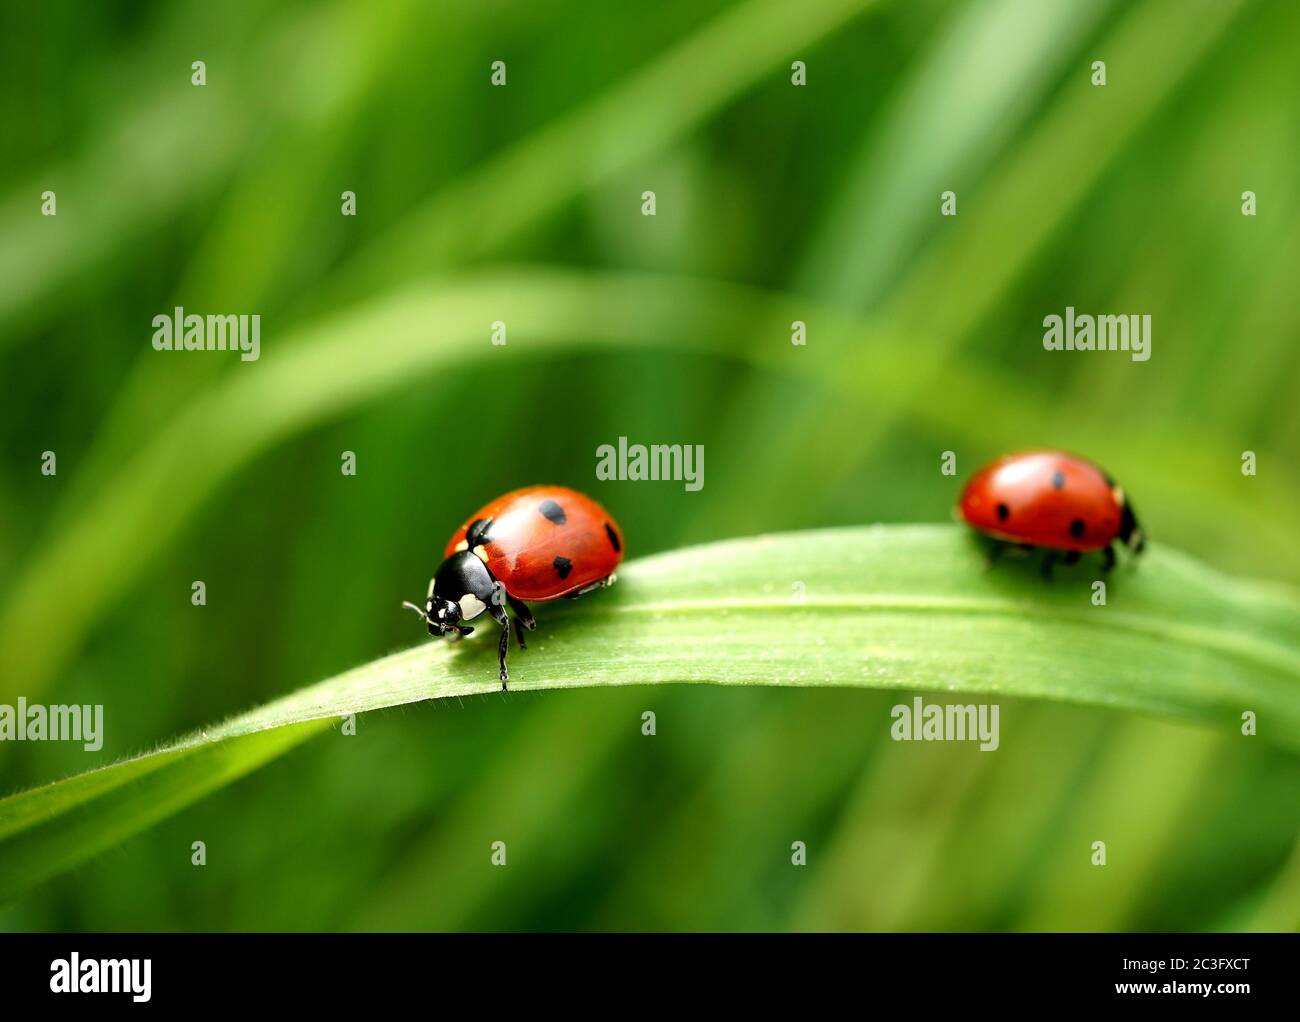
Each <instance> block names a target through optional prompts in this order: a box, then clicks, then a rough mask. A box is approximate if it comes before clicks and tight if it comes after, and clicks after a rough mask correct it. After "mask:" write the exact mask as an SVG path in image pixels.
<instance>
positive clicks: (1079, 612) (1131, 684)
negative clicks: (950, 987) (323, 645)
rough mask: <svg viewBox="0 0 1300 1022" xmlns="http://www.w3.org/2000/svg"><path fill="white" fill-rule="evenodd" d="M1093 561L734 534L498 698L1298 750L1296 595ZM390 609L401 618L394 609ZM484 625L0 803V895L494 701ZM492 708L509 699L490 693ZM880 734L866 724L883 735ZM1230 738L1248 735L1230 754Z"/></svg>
mask: <svg viewBox="0 0 1300 1022" xmlns="http://www.w3.org/2000/svg"><path fill="white" fill-rule="evenodd" d="M1099 577H1101V576H1100V568H1099V565H1098V563H1096V559H1095V558H1085V560H1084V561H1083V562H1081V563H1080V564H1079V565H1077V566H1075V567H1072V568H1059V569H1058V570H1057V574H1056V577H1055V578H1054V579H1053V580H1052V581H1050V582H1049V581H1046V580H1044V579H1043V578H1041V577H1040V575H1039V573H1038V569H1037V565H1036V564H1035V563H1031V562H1028V561H1023V562H1018V561H1003V562H1001V563H999V564H998V565H996V566H995V567H994V568H993V569H992V570H987V571H986V570H984V565H983V550H982V547H981V546H980V544H978V543H977V542H976V541H975V540H974V539H973V538H972V537H971V536H970V535H969V534H968V533H967V532H966V530H964V529H962V528H960V527H958V526H940V525H916V526H868V527H859V528H850V529H836V530H818V531H812V532H800V533H787V534H781V535H772V536H760V537H756V538H752V539H742V540H731V541H726V542H721V543H714V544H710V545H706V546H700V547H691V548H687V549H683V550H679V551H674V552H671V553H667V554H661V555H658V556H654V557H649V558H645V559H641V560H638V561H634V562H631V563H629V564H627V565H625V566H624V568H623V569H622V570H621V571H620V582H619V585H618V586H616V587H615V588H613V589H612V590H609V591H608V592H603V593H600V594H598V595H596V596H593V597H589V598H587V599H585V600H582V601H579V602H577V603H573V604H570V603H567V602H565V603H562V604H551V605H544V606H542V607H540V608H539V614H538V616H539V630H538V631H537V632H536V633H534V636H533V639H532V642H531V644H530V646H529V649H528V650H527V651H523V652H521V651H515V652H513V653H512V656H511V686H512V690H514V691H516V692H517V691H523V690H528V689H547V688H574V687H598V686H618V685H649V684H666V683H703V684H721V685H785V686H858V687H864V688H877V689H898V690H906V691H908V692H913V691H933V692H940V693H949V694H951V696H952V697H953V698H960V699H971V698H979V699H982V700H985V701H988V700H997V699H999V698H1002V697H1008V698H1010V697H1030V698H1042V699H1050V700H1059V701H1066V702H1073V703H1081V704H1089V705H1094V706H1105V707H1112V708H1116V709H1121V710H1127V711H1134V712H1140V713H1145V714H1151V715H1155V716H1160V717H1165V718H1172V719H1178V720H1185V721H1190V722H1196V723H1200V724H1206V725H1213V726H1218V727H1221V728H1224V729H1235V728H1237V727H1238V726H1239V723H1240V719H1241V714H1242V712H1243V711H1245V710H1251V711H1254V712H1255V714H1256V715H1257V718H1258V730H1259V740H1262V741H1266V742H1273V743H1276V744H1279V745H1282V746H1285V747H1288V748H1291V749H1300V595H1297V594H1296V593H1295V592H1294V591H1292V590H1290V589H1287V588H1285V587H1282V586H1276V585H1271V584H1264V583H1254V582H1243V581H1238V580H1235V579H1232V578H1229V577H1226V576H1224V575H1221V574H1218V573H1216V572H1214V571H1212V570H1211V569H1209V568H1207V567H1205V566H1203V565H1201V564H1199V563H1198V562H1196V561H1194V560H1192V559H1190V558H1188V557H1186V556H1185V555H1183V554H1180V553H1177V552H1176V551H1173V550H1170V549H1166V548H1162V547H1156V548H1154V549H1151V550H1148V552H1147V553H1146V554H1145V555H1144V556H1143V557H1142V558H1141V559H1140V560H1137V561H1132V560H1128V561H1125V562H1122V563H1121V566H1120V567H1119V568H1118V569H1117V570H1116V571H1115V572H1114V573H1112V574H1111V575H1110V576H1108V577H1107V603H1106V605H1105V606H1094V605H1093V603H1092V593H1093V583H1094V581H1096V580H1097V579H1098V578H1099ZM394 612H395V613H396V612H397V608H396V607H395V608H394ZM495 652H496V642H495V629H494V628H493V627H492V626H491V625H490V624H488V625H487V626H482V625H480V627H479V634H477V635H476V636H475V637H474V638H473V639H471V640H469V641H467V642H463V643H459V644H456V645H451V644H448V643H443V642H427V643H422V644H421V645H419V646H416V647H415V648H412V649H408V650H405V651H403V652H400V653H396V654H394V655H392V656H388V657H385V658H383V659H380V660H376V661H374V662H372V663H369V664H366V665H364V666H361V667H358V668H356V669H354V670H351V671H348V672H346V673H344V674H342V675H339V676H337V677H335V678H331V679H329V680H327V681H324V682H321V683H319V684H316V685H312V686H310V687H308V688H304V689H301V690H299V691H297V692H295V693H293V694H291V695H288V696H286V697H284V698H282V699H279V700H277V701H275V702H272V703H270V704H268V705H266V706H263V707H261V708H259V709H256V710H252V711H250V712H248V713H245V714H242V715H240V716H237V717H234V718H232V719H230V720H228V721H226V722H224V723H222V724H220V725H217V726H214V727H212V728H208V729H205V730H203V731H200V732H197V733H195V734H191V735H189V736H187V737H185V738H183V739H181V740H179V741H177V742H175V743H173V744H171V745H167V746H164V747H162V748H159V749H157V750H155V751H153V752H150V753H147V754H145V755H142V756H139V757H136V758H134V759H131V760H127V761H124V762H121V763H118V764H115V765H113V766H109V767H106V768H104V769H100V770H95V771H91V772H89V773H85V774H80V775H77V776H74V777H71V778H68V779H66V780H63V781H59V782H56V783H53V784H49V785H45V786H43V787H39V788H35V789H32V790H30V791H27V792H22V793H19V794H17V795H13V796H11V797H9V798H7V799H4V800H2V801H0V900H7V899H12V898H13V897H15V896H16V895H18V894H19V893H20V892H22V891H23V890H25V889H27V888H28V887H30V886H31V885H33V884H35V883H37V882H39V881H41V880H43V879H45V878H47V877H49V876H52V875H54V874H56V873H58V872H60V871H61V870H63V869H66V868H68V867H70V866H73V865H75V864H77V863H78V862H81V861H83V860H84V859H86V858H88V857H90V856H92V855H94V854H95V853H97V852H99V851H102V850H103V849H105V848H108V847H111V846H112V845H114V844H116V843H117V842H119V841H121V840H123V839H124V838H126V837H128V836H129V835H131V834H132V833H135V832H137V831H139V830H141V829H143V828H144V827H147V826H149V825H151V824H152V823H155V822H157V821H158V820H160V819H163V818H165V817H166V816H168V815H170V814H171V813H173V812H175V811H177V810H179V809H180V808H182V807H184V806H186V805H188V804H190V803H192V802H194V801H195V800H197V799H198V798H201V797H202V796H203V795H205V794H207V793H208V792H211V791H213V790H215V789H217V788H219V787H221V786H222V785H224V784H226V783H228V782H229V781H232V780H234V779H236V778H238V777H240V776H242V775H243V774H246V773H248V772H249V771H251V770H253V769H255V768H256V767H257V766H259V765H261V764H262V763H264V762H266V761H268V760H270V759H272V758H274V757H276V756H278V755H280V754H281V753H283V752H285V751H287V750H288V749H290V748H292V747H293V746H295V745H296V744H298V743H299V742H301V741H302V740H304V739H306V738H307V737H310V736H311V735H313V734H316V733H318V732H320V731H323V730H324V729H326V728H327V727H329V726H331V724H332V722H333V720H334V718H338V717H342V716H346V715H348V714H351V713H356V712H362V711H366V710H375V709H380V708H383V707H389V706H398V705H402V704H406V703H414V702H419V701H421V700H425V699H440V698H445V697H447V696H464V695H473V694H479V693H491V692H496V691H498V690H499V689H498V682H497V680H496V670H495ZM506 698H508V697H506ZM888 724H889V721H888V720H882V721H881V723H880V726H881V727H882V728H885V727H887V726H888ZM1243 740H1245V739H1243Z"/></svg>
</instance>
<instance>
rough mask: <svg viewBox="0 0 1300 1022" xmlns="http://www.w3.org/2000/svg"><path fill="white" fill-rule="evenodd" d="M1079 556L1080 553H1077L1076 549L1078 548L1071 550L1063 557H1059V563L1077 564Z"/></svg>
mask: <svg viewBox="0 0 1300 1022" xmlns="http://www.w3.org/2000/svg"><path fill="white" fill-rule="evenodd" d="M1079 557H1080V554H1079V551H1078V550H1071V551H1070V552H1069V553H1068V554H1066V555H1065V556H1064V557H1062V558H1061V563H1062V564H1078V563H1079Z"/></svg>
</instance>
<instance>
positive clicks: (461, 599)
mask: <svg viewBox="0 0 1300 1022" xmlns="http://www.w3.org/2000/svg"><path fill="white" fill-rule="evenodd" d="M495 589H496V582H495V580H494V579H493V578H492V575H491V573H490V572H489V571H488V570H487V565H485V564H484V563H483V562H482V561H481V560H480V559H479V558H478V557H477V556H475V555H474V554H472V553H470V552H469V551H467V550H466V551H461V552H460V553H455V554H452V555H451V556H450V557H448V558H447V559H446V560H445V561H443V562H442V566H441V567H439V568H438V573H437V574H436V575H434V576H433V579H432V580H431V581H430V582H429V596H428V599H427V600H426V601H425V604H424V609H423V610H422V609H421V608H419V607H417V606H416V605H415V604H413V603H404V604H402V605H403V606H404V607H410V608H411V609H412V610H414V611H415V612H416V613H418V614H419V615H420V616H421V617H423V618H424V620H425V622H426V623H427V624H428V626H429V634H430V635H448V636H451V637H452V638H459V637H460V636H462V635H469V634H470V633H471V632H473V631H474V629H473V628H467V627H465V626H464V625H462V624H461V621H471V620H473V619H474V618H476V617H478V616H479V615H480V614H482V613H483V611H485V610H486V609H487V607H488V604H489V603H491V602H493V600H494V591H495Z"/></svg>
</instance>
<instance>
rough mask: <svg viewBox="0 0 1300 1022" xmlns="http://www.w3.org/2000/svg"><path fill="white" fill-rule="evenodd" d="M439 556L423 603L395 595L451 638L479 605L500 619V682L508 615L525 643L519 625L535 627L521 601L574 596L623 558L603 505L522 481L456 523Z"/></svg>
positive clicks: (463, 631) (609, 576)
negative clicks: (521, 483)
mask: <svg viewBox="0 0 1300 1022" xmlns="http://www.w3.org/2000/svg"><path fill="white" fill-rule="evenodd" d="M443 557H444V558H446V559H445V560H444V561H443V562H442V564H441V566H440V567H439V568H438V570H437V572H436V573H435V574H434V576H433V578H431V579H430V580H429V595H428V598H427V599H426V600H425V604H424V608H423V609H421V608H420V607H418V606H416V605H415V604H414V603H409V602H403V604H402V606H403V607H409V608H410V609H411V610H413V611H415V612H416V613H417V614H419V615H420V617H422V618H424V620H425V623H426V624H427V625H428V626H429V634H430V635H445V636H447V637H448V638H449V639H459V638H460V637H461V636H463V635H469V634H470V633H471V632H473V631H474V629H473V628H468V627H466V626H465V625H463V624H461V622H462V621H472V620H474V618H476V617H478V616H479V615H480V614H482V613H483V612H484V611H487V612H488V613H489V614H491V615H492V617H493V619H495V620H496V621H497V622H499V623H500V625H501V644H500V647H499V648H498V653H497V659H498V661H499V662H500V664H501V688H502V689H505V688H506V681H507V680H508V678H509V675H508V674H507V673H506V650H507V649H508V648H509V645H510V617H509V615H508V614H507V613H506V607H505V605H506V604H509V605H510V608H511V610H513V611H514V612H515V638H516V640H517V641H518V642H519V648H520V649H526V648H527V646H526V645H525V643H524V629H525V628H527V629H528V630H529V631H532V630H533V629H534V628H536V627H537V622H536V621H535V620H534V619H533V615H532V612H531V611H530V610H529V609H528V606H527V604H525V603H524V601H525V600H528V601H531V602H534V603H545V602H547V601H549V600H558V599H560V597H562V596H567V597H569V598H570V599H576V598H577V597H579V596H581V595H583V594H584V593H589V592H591V591H592V590H593V589H604V588H607V587H609V586H611V585H613V584H614V569H615V568H617V567H618V565H619V562H620V561H622V560H623V534H622V533H621V532H620V531H619V528H618V524H617V523H616V522H615V521H614V519H613V518H611V517H610V515H609V512H607V511H606V510H605V509H604V508H603V507H601V506H600V505H599V504H597V503H596V502H595V501H594V500H592V499H591V498H590V497H588V496H585V495H584V494H581V493H579V492H578V491H577V490H570V489H567V488H565V487H563V486H525V487H524V488H523V489H519V490H511V491H510V492H509V493H507V494H506V495H505V496H503V497H498V498H497V499H496V500H494V501H492V502H491V503H490V504H486V505H484V506H483V507H481V508H480V509H479V510H478V511H476V512H475V513H474V514H472V515H470V517H469V519H468V520H467V521H466V522H465V524H464V525H462V526H461V527H460V528H459V529H457V530H456V533H455V535H453V536H452V537H451V539H450V540H448V542H447V549H446V550H445V551H443Z"/></svg>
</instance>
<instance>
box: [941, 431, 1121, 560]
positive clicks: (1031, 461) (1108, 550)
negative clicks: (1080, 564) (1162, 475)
mask: <svg viewBox="0 0 1300 1022" xmlns="http://www.w3.org/2000/svg"><path fill="white" fill-rule="evenodd" d="M957 515H958V517H959V518H961V520H962V521H964V522H965V523H966V524H967V525H969V526H971V527H972V528H974V529H976V530H977V531H979V532H982V533H984V534H985V535H987V536H990V537H992V538H993V539H994V540H995V541H996V545H995V546H994V548H993V552H992V554H991V555H990V558H989V563H990V564H992V562H993V561H995V560H997V558H998V557H999V556H1001V555H1002V553H1003V552H1004V551H1006V550H1007V549H1009V548H1010V547H1017V548H1019V549H1021V550H1023V551H1026V552H1029V551H1032V550H1034V549H1036V548H1040V547H1041V548H1044V549H1045V550H1046V551H1047V553H1046V554H1045V556H1044V557H1043V574H1044V575H1045V576H1047V577H1049V578H1050V577H1051V574H1052V565H1053V563H1054V562H1055V561H1056V560H1058V559H1060V560H1061V561H1062V562H1063V563H1065V564H1074V563H1075V562H1076V561H1078V560H1079V557H1080V555H1082V554H1085V553H1089V552H1091V551H1094V550H1100V551H1102V552H1103V557H1104V558H1105V560H1104V563H1103V569H1104V570H1106V571H1109V570H1110V569H1111V568H1113V567H1114V566H1115V548H1114V546H1113V545H1112V544H1113V543H1114V542H1115V541H1116V540H1119V541H1120V542H1121V543H1124V544H1126V545H1127V546H1128V548H1129V549H1130V550H1132V551H1133V552H1134V553H1135V554H1137V553H1141V552H1142V548H1143V546H1144V545H1145V544H1146V539H1145V537H1144V536H1143V535H1142V529H1141V528H1140V527H1139V526H1138V523H1137V518H1136V517H1135V516H1134V514H1133V506H1132V505H1131V504H1130V503H1129V502H1128V498H1127V497H1126V496H1125V495H1124V491H1123V489H1121V488H1120V487H1119V486H1118V485H1117V484H1116V483H1115V480H1114V479H1112V478H1111V477H1110V476H1108V475H1107V474H1106V473H1105V472H1104V471H1102V470H1101V469H1100V468H1098V467H1097V466H1096V465H1094V464H1093V463H1092V462H1090V461H1088V460H1087V459H1086V458H1080V457H1077V456H1075V455H1073V454H1066V453H1064V452H1062V451H1051V450H1039V451H1024V452H1021V453H1019V454H1008V455H1005V456H1004V457H1001V458H999V459H998V460H997V461H995V462H993V463H992V464H989V465H985V466H984V467H983V468H981V469H980V470H979V471H978V472H976V473H975V474H974V475H973V476H971V479H970V482H968V483H967V484H966V489H964V490H963V491H962V495H961V500H960V502H959V503H958V504H957Z"/></svg>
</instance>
